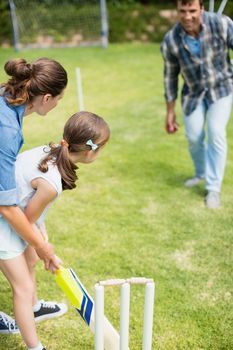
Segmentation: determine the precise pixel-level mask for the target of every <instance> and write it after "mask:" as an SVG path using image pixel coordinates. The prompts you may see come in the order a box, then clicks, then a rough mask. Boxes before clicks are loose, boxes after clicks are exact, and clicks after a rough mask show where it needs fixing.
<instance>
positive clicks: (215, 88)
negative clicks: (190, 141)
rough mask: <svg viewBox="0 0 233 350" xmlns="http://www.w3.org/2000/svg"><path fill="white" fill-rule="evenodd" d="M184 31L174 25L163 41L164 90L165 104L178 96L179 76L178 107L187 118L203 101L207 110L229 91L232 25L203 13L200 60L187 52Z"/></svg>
mask: <svg viewBox="0 0 233 350" xmlns="http://www.w3.org/2000/svg"><path fill="white" fill-rule="evenodd" d="M186 35H187V34H186V32H185V30H184V29H183V28H182V26H181V24H180V23H178V24H176V25H175V26H174V27H173V28H172V29H171V30H170V31H169V32H168V33H167V34H166V35H165V37H164V40H163V42H162V44H161V52H162V55H163V58H164V88H165V98H166V101H167V102H171V101H175V100H176V98H177V94H178V76H179V74H181V75H182V77H183V80H184V85H183V89H182V107H183V112H184V114H185V115H186V116H187V115H189V114H191V113H192V112H193V111H194V109H195V108H196V107H197V105H198V104H199V103H200V102H201V101H202V100H203V99H204V100H205V103H206V104H207V106H209V105H210V104H211V103H213V102H214V101H216V100H218V99H219V98H221V97H224V96H227V95H229V94H230V93H231V92H232V91H233V67H232V64H231V61H230V56H229V49H233V22H232V20H231V19H230V18H229V17H226V16H219V15H217V14H215V13H209V12H204V13H203V16H202V30H201V32H200V34H199V40H200V44H201V52H200V57H199V56H198V55H195V54H193V53H192V52H191V51H190V48H189V46H188V45H187V42H186V40H185V36H186Z"/></svg>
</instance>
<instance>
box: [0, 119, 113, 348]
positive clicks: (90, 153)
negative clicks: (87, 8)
mask: <svg viewBox="0 0 233 350" xmlns="http://www.w3.org/2000/svg"><path fill="white" fill-rule="evenodd" d="M109 137H110V130H109V127H108V125H107V123H106V122H105V121H104V120H103V119H102V118H101V117H99V116H97V115H95V114H93V113H90V112H79V113H76V114H74V115H73V116H72V117H71V118H70V119H69V120H68V121H67V123H66V124H65V127H64V133H63V138H62V140H61V141H60V143H59V144H54V143H50V144H49V146H40V147H36V148H34V149H31V150H29V151H25V152H23V153H21V154H20V155H19V156H18V158H17V161H16V183H17V188H18V190H19V191H18V192H19V206H20V207H21V209H22V210H23V211H24V213H25V215H26V216H27V218H28V220H29V222H30V223H31V224H32V225H34V230H35V232H37V234H38V235H39V236H41V237H42V236H43V239H44V240H45V241H48V236H47V232H46V229H45V225H44V218H45V215H46V213H47V210H48V206H50V204H51V203H52V202H53V201H54V200H55V199H57V197H58V196H59V195H60V194H61V193H62V191H63V190H68V189H73V188H75V187H76V181H77V174H76V170H77V169H78V167H77V165H76V164H77V163H85V164H87V163H91V162H93V161H95V160H96V159H97V157H98V156H99V154H100V151H101V150H102V148H103V147H104V145H105V144H106V143H107V141H108V139H109ZM1 224H2V229H1ZM0 229H1V231H2V232H3V233H2V236H3V239H4V242H5V247H4V252H0V269H1V270H2V271H3V273H4V274H5V276H6V277H7V279H8V280H9V282H10V284H11V287H12V290H13V300H14V309H15V318H16V322H17V324H18V326H19V329H20V332H21V334H22V337H23V339H24V341H25V343H26V345H27V347H28V349H33V350H43V349H45V348H43V346H42V344H41V343H40V342H39V341H38V338H37V335H36V330H35V324H34V315H33V311H32V305H34V304H35V303H37V295H36V284H35V265H36V262H37V261H38V256H37V254H36V251H35V249H34V248H33V247H32V246H27V244H26V242H25V241H24V240H22V239H21V238H20V236H19V235H18V234H17V233H16V232H15V231H13V230H12V229H11V227H10V225H9V224H8V223H7V221H5V220H4V219H3V220H2V223H1V221H0ZM16 250H17V251H18V252H20V255H18V256H17V257H13V258H11V259H8V260H4V256H5V255H9V256H10V255H11V254H13V253H14V251H16ZM1 253H2V255H1ZM1 256H3V259H2V257H1ZM52 270H55V268H54V267H53V268H52ZM13 321H14V320H13ZM38 342H39V344H38Z"/></svg>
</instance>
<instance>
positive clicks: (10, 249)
mask: <svg viewBox="0 0 233 350" xmlns="http://www.w3.org/2000/svg"><path fill="white" fill-rule="evenodd" d="M26 247H27V242H25V241H24V240H23V239H22V238H21V237H20V236H19V235H18V234H17V233H16V231H15V230H14V229H13V228H12V227H11V226H10V224H9V223H8V222H7V221H6V220H5V219H4V218H3V217H0V259H1V260H7V259H13V258H15V257H16V256H18V255H20V254H23V252H24V250H25V249H26Z"/></svg>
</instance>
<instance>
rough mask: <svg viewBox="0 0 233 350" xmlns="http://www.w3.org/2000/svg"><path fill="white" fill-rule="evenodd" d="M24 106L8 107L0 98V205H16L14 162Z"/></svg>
mask: <svg viewBox="0 0 233 350" xmlns="http://www.w3.org/2000/svg"><path fill="white" fill-rule="evenodd" d="M24 112H25V105H20V106H13V105H9V104H8V103H7V101H6V100H5V98H4V97H3V96H0V205H9V206H10V205H17V204H18V196H17V190H16V180H15V162H16V157H17V155H18V153H19V150H20V148H21V147H22V145H23V142H24V140H23V134H22V124H23V115H24Z"/></svg>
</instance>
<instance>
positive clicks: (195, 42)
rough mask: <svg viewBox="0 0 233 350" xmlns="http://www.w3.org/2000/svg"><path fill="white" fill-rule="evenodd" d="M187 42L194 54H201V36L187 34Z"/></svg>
mask: <svg viewBox="0 0 233 350" xmlns="http://www.w3.org/2000/svg"><path fill="white" fill-rule="evenodd" d="M185 41H186V44H187V45H188V47H189V50H190V51H191V52H192V54H193V55H196V56H198V57H200V56H201V42H200V39H199V38H197V39H196V38H194V37H193V36H190V35H186V36H185Z"/></svg>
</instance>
